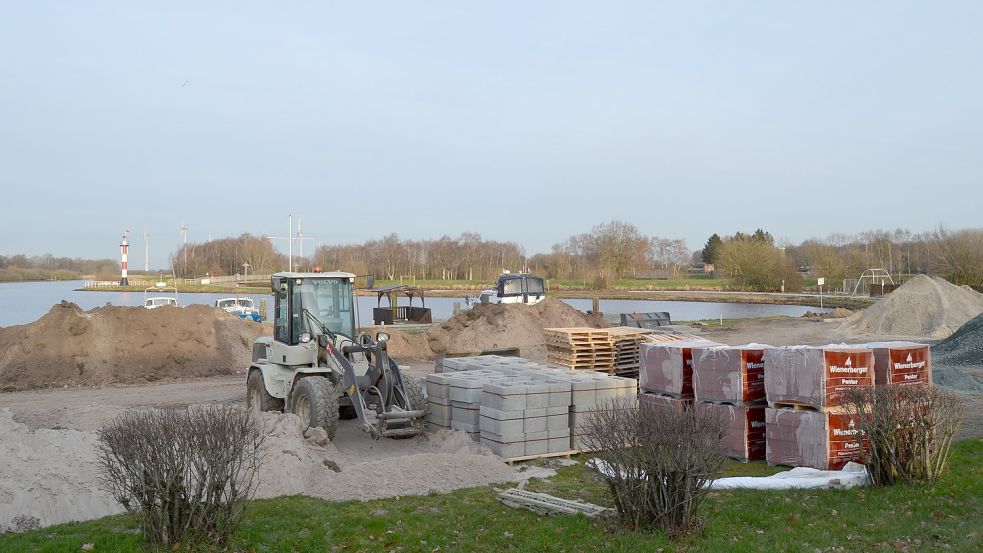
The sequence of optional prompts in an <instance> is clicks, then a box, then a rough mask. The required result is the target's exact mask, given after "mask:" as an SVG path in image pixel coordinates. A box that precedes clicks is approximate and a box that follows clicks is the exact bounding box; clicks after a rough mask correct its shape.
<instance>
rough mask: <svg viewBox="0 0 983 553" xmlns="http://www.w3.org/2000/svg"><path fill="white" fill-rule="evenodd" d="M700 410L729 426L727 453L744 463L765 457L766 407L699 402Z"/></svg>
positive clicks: (723, 444)
mask: <svg viewBox="0 0 983 553" xmlns="http://www.w3.org/2000/svg"><path fill="white" fill-rule="evenodd" d="M694 409H696V410H697V411H704V412H707V413H711V414H713V415H716V416H717V417H719V418H721V419H722V420H723V421H724V422H725V423H726V425H727V428H726V431H725V433H724V438H723V440H722V441H721V446H722V447H723V449H724V454H725V455H727V456H728V457H733V458H734V459H739V460H742V461H760V460H762V459H764V458H765V406H764V405H751V406H746V405H731V404H728V403H706V402H701V403H697V404H695V406H694Z"/></svg>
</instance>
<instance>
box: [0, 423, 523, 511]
mask: <svg viewBox="0 0 983 553" xmlns="http://www.w3.org/2000/svg"><path fill="white" fill-rule="evenodd" d="M260 424H261V425H262V426H263V429H264V432H265V434H266V439H265V441H264V442H263V445H262V449H261V451H260V462H261V468H260V470H259V472H258V474H257V478H258V481H257V489H256V495H257V497H277V496H282V495H296V494H304V495H309V496H312V497H319V498H322V499H327V500H332V501H346V500H353V499H355V500H367V499H377V498H382V497H397V496H402V495H423V494H428V493H430V492H437V493H444V492H448V491H452V490H455V489H460V488H469V487H475V486H485V485H488V484H493V483H500V482H512V481H517V480H522V479H526V478H529V477H530V476H532V477H536V476H535V475H525V474H523V473H520V472H518V471H516V470H515V469H513V468H512V467H509V466H507V465H506V464H505V463H503V462H502V460H501V459H500V458H498V457H496V456H494V455H493V454H492V453H491V452H490V451H488V449H487V448H485V447H483V446H481V445H480V444H478V443H476V442H474V441H472V440H471V438H469V437H468V435H467V434H465V433H464V432H459V431H454V430H443V431H441V432H437V433H433V434H425V435H423V436H420V437H417V438H414V439H411V440H399V441H390V442H385V443H382V444H380V443H379V442H376V441H375V440H372V438H370V437H369V436H368V435H367V434H364V433H362V432H361V431H358V430H357V429H354V426H355V425H354V424H351V423H349V424H348V425H347V426H346V428H348V427H351V430H352V435H351V436H346V438H348V439H349V441H352V442H355V443H356V444H358V445H357V446H356V447H354V448H352V447H351V446H350V445H349V451H347V452H345V453H343V452H341V451H339V449H338V448H336V447H335V446H334V444H331V443H329V444H327V446H318V445H314V444H312V443H310V442H308V441H307V440H305V439H304V427H303V423H301V421H300V419H299V418H298V417H297V416H296V415H293V414H286V415H284V414H280V413H263V414H262V415H261V416H260ZM0 435H2V436H3V437H4V440H3V444H4V447H2V448H0V466H3V467H5V469H4V470H5V472H4V477H3V478H0V529H3V528H4V527H5V526H12V524H11V521H12V520H13V519H14V518H15V517H18V516H22V515H27V516H33V517H36V518H37V519H39V521H40V523H41V525H42V526H49V525H51V524H59V523H63V522H70V521H75V520H89V519H94V518H99V517H103V516H106V515H111V514H115V513H120V512H122V511H123V508H122V507H121V506H120V505H119V504H118V503H117V502H116V501H115V500H114V499H113V498H112V496H110V495H109V494H108V493H106V492H105V491H104V486H103V484H102V482H101V481H100V475H99V470H100V467H99V461H98V453H97V446H98V439H97V437H96V433H95V432H80V431H78V430H65V429H60V430H47V429H42V430H34V431H32V430H30V429H29V428H28V427H27V426H26V425H24V424H20V423H18V422H16V421H14V420H13V417H12V415H11V412H10V410H9V409H0ZM387 446H388V447H389V448H392V449H394V451H393V453H392V454H391V455H379V454H378V453H374V450H378V449H380V448H386V447H387Z"/></svg>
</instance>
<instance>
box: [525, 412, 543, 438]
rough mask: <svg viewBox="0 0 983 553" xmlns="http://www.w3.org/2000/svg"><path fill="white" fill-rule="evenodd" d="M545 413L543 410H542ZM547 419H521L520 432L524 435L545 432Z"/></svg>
mask: <svg viewBox="0 0 983 553" xmlns="http://www.w3.org/2000/svg"><path fill="white" fill-rule="evenodd" d="M544 412H545V409H544ZM547 419H548V417H545V416H543V417H526V418H524V419H522V431H523V432H525V433H526V434H532V433H537V432H546V431H547V429H548V427H547V422H548V421H547Z"/></svg>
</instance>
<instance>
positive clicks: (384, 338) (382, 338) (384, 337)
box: [375, 332, 389, 342]
mask: <svg viewBox="0 0 983 553" xmlns="http://www.w3.org/2000/svg"><path fill="white" fill-rule="evenodd" d="M375 341H376V342H388V341H389V333H387V332H380V333H378V334H376V335H375Z"/></svg>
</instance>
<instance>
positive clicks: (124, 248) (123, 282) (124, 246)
mask: <svg viewBox="0 0 983 553" xmlns="http://www.w3.org/2000/svg"><path fill="white" fill-rule="evenodd" d="M129 233H130V231H128V230H124V231H123V241H122V242H120V243H119V255H120V267H122V269H123V274H122V275H121V278H120V279H119V285H120V286H129V285H130V280H129V279H128V278H126V254H127V253H128V251H129V249H130V245H129V244H128V243H127V242H126V235H127V234H129Z"/></svg>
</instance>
